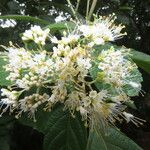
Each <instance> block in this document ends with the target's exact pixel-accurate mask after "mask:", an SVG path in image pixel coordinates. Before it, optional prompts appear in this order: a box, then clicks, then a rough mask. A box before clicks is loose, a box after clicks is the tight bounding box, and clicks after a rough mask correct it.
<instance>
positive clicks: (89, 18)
mask: <svg viewBox="0 0 150 150" xmlns="http://www.w3.org/2000/svg"><path fill="white" fill-rule="evenodd" d="M96 3H97V0H93V3H92V6H91V9H90V12H89V15H88V20H91V17H92V14H93V12H94V9H95V6H96Z"/></svg>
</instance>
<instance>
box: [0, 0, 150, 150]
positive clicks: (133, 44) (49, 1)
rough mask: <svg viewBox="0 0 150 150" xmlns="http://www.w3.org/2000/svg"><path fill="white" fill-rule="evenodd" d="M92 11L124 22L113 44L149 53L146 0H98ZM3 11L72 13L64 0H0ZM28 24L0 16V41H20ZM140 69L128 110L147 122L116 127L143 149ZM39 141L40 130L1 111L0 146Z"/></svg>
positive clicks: (146, 142) (148, 140)
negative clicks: (132, 103) (138, 91)
mask: <svg viewBox="0 0 150 150" xmlns="http://www.w3.org/2000/svg"><path fill="white" fill-rule="evenodd" d="M86 1H87V0H81V4H80V6H79V13H80V15H79V16H80V18H82V17H84V16H85V13H86V12H85V10H86ZM72 3H73V4H74V5H75V4H76V0H72ZM95 13H97V14H99V15H108V14H111V13H115V14H116V16H117V22H118V23H122V24H124V25H125V26H126V28H125V31H126V32H127V33H128V36H125V37H123V38H122V39H119V40H117V41H116V44H117V45H124V46H125V47H128V48H133V49H135V50H137V51H140V52H144V53H147V54H150V1H149V0H98V2H97V5H96V9H95ZM3 15H29V16H34V17H38V18H41V19H44V20H47V21H49V22H50V23H54V22H62V21H65V20H69V19H70V18H71V17H73V16H72V12H71V10H70V8H69V7H68V5H67V3H66V0H0V16H3ZM32 24H33V22H32V21H21V20H13V19H0V45H8V44H9V41H12V42H13V43H18V44H19V45H20V43H21V38H20V33H22V32H24V30H26V29H28V28H29V27H30V26H31V25H32ZM43 27H44V25H43ZM149 67H150V66H149ZM140 72H141V73H142V76H143V78H144V81H143V83H142V89H143V91H142V93H143V94H140V95H139V96H138V97H133V100H134V101H135V104H136V107H137V109H135V110H130V111H132V112H133V114H135V115H136V116H138V117H139V118H142V119H145V120H146V121H147V122H146V123H145V124H144V125H143V126H140V127H136V126H134V125H133V124H130V123H129V124H126V123H122V124H120V125H119V127H120V128H121V130H122V131H123V132H124V133H125V134H126V135H127V136H128V137H130V138H131V139H133V140H134V141H135V142H136V143H137V144H139V145H140V146H141V147H142V148H143V149H144V150H150V123H149V122H150V76H149V74H148V73H147V72H145V71H143V70H142V69H140ZM42 141H43V135H42V134H41V133H39V132H37V131H36V130H34V129H32V128H30V127H28V126H24V125H22V124H21V123H19V121H16V120H15V119H14V118H12V117H11V116H9V115H7V114H5V115H4V116H3V117H1V118H0V150H42Z"/></svg>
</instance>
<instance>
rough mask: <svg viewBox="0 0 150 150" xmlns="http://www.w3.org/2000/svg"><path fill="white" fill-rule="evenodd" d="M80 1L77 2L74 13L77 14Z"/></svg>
mask: <svg viewBox="0 0 150 150" xmlns="http://www.w3.org/2000/svg"><path fill="white" fill-rule="evenodd" d="M80 1H81V0H77V6H76V13H77V12H78V8H79V5H80Z"/></svg>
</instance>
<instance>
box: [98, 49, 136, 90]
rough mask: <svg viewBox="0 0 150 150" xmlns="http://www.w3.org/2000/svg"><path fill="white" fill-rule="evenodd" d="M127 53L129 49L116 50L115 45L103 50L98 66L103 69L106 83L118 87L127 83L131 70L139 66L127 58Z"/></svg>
mask: <svg viewBox="0 0 150 150" xmlns="http://www.w3.org/2000/svg"><path fill="white" fill-rule="evenodd" d="M127 54H128V51H124V52H123V51H121V50H120V51H115V49H114V47H111V48H110V49H109V50H108V51H102V52H101V54H100V55H99V59H100V60H101V62H100V63H99V66H98V68H99V69H100V70H102V71H103V73H104V77H103V79H104V81H105V82H106V83H112V84H114V85H115V86H117V87H122V86H123V85H125V84H126V82H127V81H126V77H127V76H130V71H132V70H133V68H136V67H137V66H136V65H135V64H132V63H131V62H130V61H129V60H127V59H125V57H124V55H127Z"/></svg>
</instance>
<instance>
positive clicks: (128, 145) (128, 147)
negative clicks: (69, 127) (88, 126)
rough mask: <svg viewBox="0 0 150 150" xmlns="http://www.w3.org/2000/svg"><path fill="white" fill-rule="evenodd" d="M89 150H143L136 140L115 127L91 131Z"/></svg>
mask: <svg viewBox="0 0 150 150" xmlns="http://www.w3.org/2000/svg"><path fill="white" fill-rule="evenodd" d="M87 150H142V148H140V147H139V146H138V145H137V144H136V143H135V142H133V141H132V140H131V139H129V138H128V137H127V136H125V135H124V134H123V133H122V132H120V131H118V130H117V129H115V128H108V131H91V132H90V135H89V139H88V145H87Z"/></svg>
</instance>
